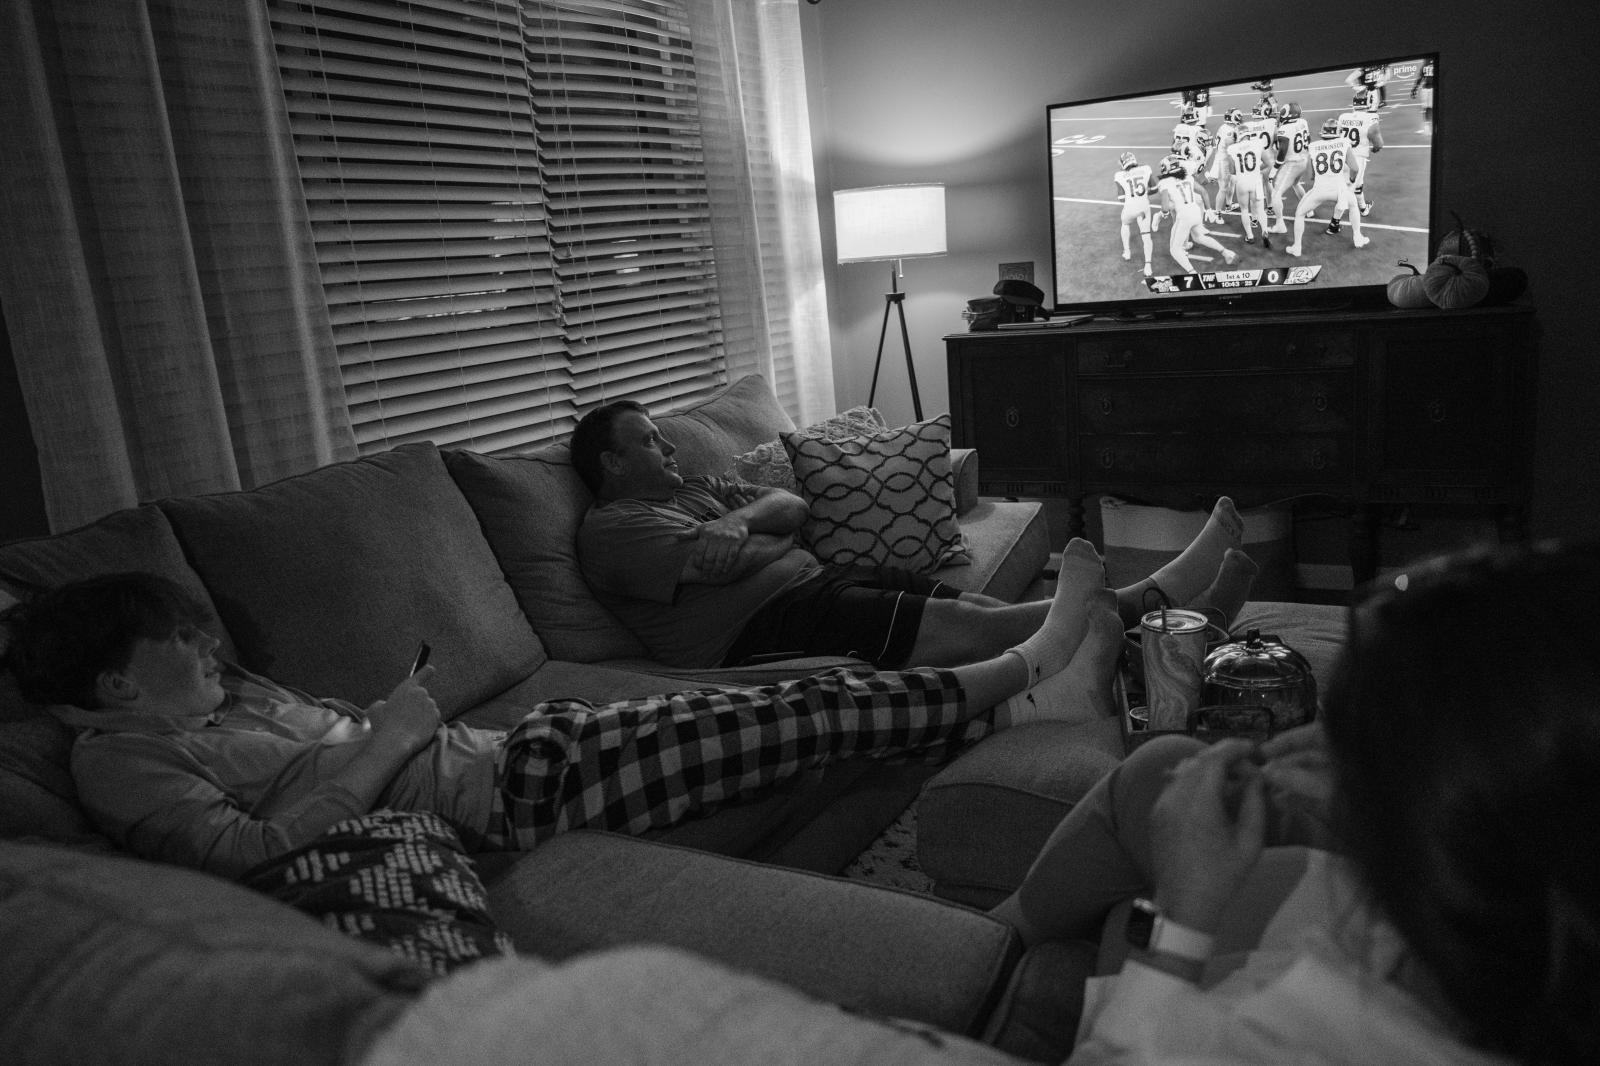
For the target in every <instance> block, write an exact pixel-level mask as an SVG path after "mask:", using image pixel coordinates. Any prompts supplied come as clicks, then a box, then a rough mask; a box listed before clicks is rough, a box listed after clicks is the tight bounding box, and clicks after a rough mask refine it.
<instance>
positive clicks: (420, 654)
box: [411, 641, 433, 674]
mask: <svg viewBox="0 0 1600 1066" xmlns="http://www.w3.org/2000/svg"><path fill="white" fill-rule="evenodd" d="M431 654H433V649H432V648H430V647H429V646H428V642H427V641H423V642H422V643H420V644H418V645H417V657H416V658H415V659H413V660H412V661H411V673H412V674H415V673H416V672H417V671H418V670H421V669H422V668H423V667H424V666H427V665H428V656H429V655H431Z"/></svg>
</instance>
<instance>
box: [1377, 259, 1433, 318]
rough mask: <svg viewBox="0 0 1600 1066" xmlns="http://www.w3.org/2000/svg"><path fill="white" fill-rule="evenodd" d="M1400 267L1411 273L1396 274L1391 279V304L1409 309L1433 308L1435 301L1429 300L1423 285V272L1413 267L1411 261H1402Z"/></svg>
mask: <svg viewBox="0 0 1600 1066" xmlns="http://www.w3.org/2000/svg"><path fill="white" fill-rule="evenodd" d="M1399 265H1400V266H1403V267H1405V268H1406V269H1407V270H1409V271H1411V273H1409V274H1396V275H1395V276H1394V277H1392V278H1390V279H1389V290H1388V292H1389V302H1390V303H1392V304H1394V305H1395V306H1396V307H1404V308H1409V309H1416V308H1419V307H1432V306H1433V301H1432V300H1430V299H1428V290H1427V289H1425V288H1424V287H1423V284H1422V271H1420V270H1418V269H1417V268H1416V267H1415V266H1413V265H1412V264H1411V262H1410V261H1409V260H1405V259H1402V260H1400V262H1399Z"/></svg>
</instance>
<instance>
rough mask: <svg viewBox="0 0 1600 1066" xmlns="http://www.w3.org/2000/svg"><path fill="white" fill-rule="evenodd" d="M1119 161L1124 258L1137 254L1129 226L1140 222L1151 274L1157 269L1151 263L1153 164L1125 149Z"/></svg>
mask: <svg viewBox="0 0 1600 1066" xmlns="http://www.w3.org/2000/svg"><path fill="white" fill-rule="evenodd" d="M1117 163H1118V165H1119V167H1120V169H1119V170H1118V171H1117V172H1116V173H1115V174H1113V175H1112V176H1111V180H1112V181H1113V182H1115V183H1116V186H1117V199H1119V200H1121V201H1122V258H1124V259H1132V258H1133V248H1132V246H1131V244H1130V239H1129V238H1130V233H1129V227H1130V226H1131V225H1132V224H1133V223H1135V222H1137V223H1138V224H1139V239H1140V240H1141V241H1143V242H1144V276H1145V277H1147V278H1148V277H1149V276H1150V275H1151V274H1152V273H1153V271H1152V270H1151V267H1150V252H1151V245H1152V242H1151V239H1150V229H1151V226H1150V214H1151V207H1150V177H1151V175H1150V168H1149V167H1148V166H1146V165H1145V164H1143V163H1140V162H1139V160H1138V158H1137V157H1135V156H1134V154H1133V153H1132V152H1123V153H1122V155H1121V156H1119V157H1118V159H1117Z"/></svg>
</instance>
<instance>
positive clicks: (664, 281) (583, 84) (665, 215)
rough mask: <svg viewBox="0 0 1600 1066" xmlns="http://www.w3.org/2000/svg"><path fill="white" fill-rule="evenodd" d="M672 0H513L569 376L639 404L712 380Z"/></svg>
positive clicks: (709, 260)
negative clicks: (519, 3) (518, 10)
mask: <svg viewBox="0 0 1600 1066" xmlns="http://www.w3.org/2000/svg"><path fill="white" fill-rule="evenodd" d="M682 6H683V5H682V0H659V2H658V0H590V2H573V0H562V2H539V0H525V2H524V4H523V11H524V21H523V30H524V34H525V43H526V49H527V55H528V63H529V83H530V86H531V88H532V93H533V103H534V107H535V110H536V113H537V116H538V126H539V137H540V150H541V158H542V162H543V164H544V169H543V176H544V189H545V193H546V197H547V201H546V202H547V207H548V211H549V226H550V236H551V242H552V245H553V248H554V252H555V257H554V265H555V272H556V284H557V286H558V288H559V291H560V293H561V303H562V309H563V312H564V321H565V326H566V334H567V342H568V349H569V352H570V355H571V360H572V363H571V367H572V374H573V387H574V390H575V393H576V396H577V398H578V402H579V404H580V405H582V406H587V405H589V404H591V403H595V402H599V401H601V400H603V399H618V398H621V397H629V398H632V399H636V400H639V401H641V402H643V403H645V404H647V405H649V406H651V407H655V408H658V409H659V408H661V407H664V406H668V405H670V404H673V403H677V402H681V401H684V400H688V399H692V398H696V397H699V396H703V395H706V394H708V393H710V392H711V391H713V390H714V389H716V388H717V387H718V386H719V385H720V384H722V383H723V382H724V381H725V380H726V371H725V365H724V359H723V342H722V331H721V325H720V319H719V314H718V310H717V308H718V295H717V279H716V269H715V261H714V257H713V252H712V239H711V208H710V203H709V195H708V190H707V179H706V163H705V150H704V146H703V144H702V128H701V116H700V106H699V100H698V92H697V87H696V83H695V74H694V62H695V57H694V50H693V45H692V43H691V41H690V35H689V31H688V26H687V22H686V19H685V17H684V13H683V10H682Z"/></svg>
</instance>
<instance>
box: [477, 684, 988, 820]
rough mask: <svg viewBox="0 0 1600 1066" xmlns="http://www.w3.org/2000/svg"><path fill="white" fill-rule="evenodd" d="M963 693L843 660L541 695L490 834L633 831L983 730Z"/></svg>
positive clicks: (509, 743)
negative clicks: (791, 780) (970, 715)
mask: <svg viewBox="0 0 1600 1066" xmlns="http://www.w3.org/2000/svg"><path fill="white" fill-rule="evenodd" d="M965 702H966V701H965V697H964V695H963V693H962V690H961V688H960V686H959V685H958V684H957V683H956V679H955V675H954V674H953V673H951V672H950V671H948V670H932V669H925V670H911V671H904V672H900V673H873V672H871V671H869V670H856V669H840V670H834V671H831V672H828V673H824V674H819V675H816V676H813V677H807V678H803V679H801V680H798V681H790V682H785V683H783V684H779V685H772V686H766V687H762V688H755V689H743V690H723V689H710V690H705V691H695V692H680V693H675V694H672V695H666V696H650V697H646V698H643V699H635V700H627V701H623V702H619V703H613V704H608V705H606V706H604V707H598V708H597V707H593V706H591V705H590V704H588V703H586V702H584V701H582V700H557V701H552V702H549V703H544V704H540V706H539V707H538V708H537V709H535V711H534V712H533V713H532V714H530V715H529V716H528V717H527V718H525V719H524V720H523V721H522V723H521V724H520V725H518V726H517V727H516V728H515V729H514V730H512V731H511V733H510V734H509V735H508V736H507V737H506V740H505V743H504V745H503V746H502V747H501V749H500V753H499V757H498V765H497V767H496V779H497V782H498V785H499V787H498V788H497V789H496V793H495V800H494V802H495V811H494V817H493V819H492V821H491V826H492V828H491V830H490V833H489V839H488V840H487V842H486V843H487V846H488V847H490V848H491V849H497V850H526V849H529V848H532V847H534V846H535V845H537V844H539V843H541V842H543V841H545V840H548V839H550V838H551V837H552V836H554V835H555V834H557V833H562V832H565V831H567V830H569V829H582V828H591V829H610V830H617V831H620V832H627V833H638V832H641V831H643V830H645V829H653V828H659V827H661V826H667V825H671V824H673V823H675V822H678V821H680V820H682V819H683V818H685V817H687V816H689V815H691V814H694V813H696V812H697V811H700V810H703V809H705V808H708V807H711V806H714V805H715V804H718V803H720V802H723V801H725V800H729V799H732V798H734V797H737V796H739V795H741V794H744V793H747V792H750V791H751V790H754V789H758V788H761V787H762V786H765V785H770V784H772V783H774V782H777V781H781V780H783V779H785V778H787V777H790V776H793V775H794V774H797V773H799V772H800V771H802V770H805V769H807V768H809V767H814V766H820V765H822V764H823V763H825V762H827V761H829V760H830V759H833V758H839V757H845V756H851V755H878V756H882V755H892V754H899V753H902V752H906V751H913V750H917V749H921V748H926V747H929V746H933V745H939V744H942V743H944V742H948V741H952V740H964V739H971V738H975V737H976V736H979V735H982V734H983V733H985V732H988V730H989V728H990V727H989V725H988V723H987V721H985V720H983V719H980V720H977V721H972V722H964V721H962V714H963V707H964V705H965Z"/></svg>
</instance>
